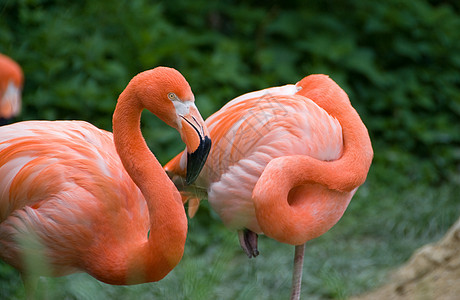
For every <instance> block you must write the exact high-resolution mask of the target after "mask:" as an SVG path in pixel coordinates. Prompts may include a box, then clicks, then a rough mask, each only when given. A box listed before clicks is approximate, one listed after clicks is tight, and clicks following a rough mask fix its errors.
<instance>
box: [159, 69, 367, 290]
mask: <svg viewBox="0 0 460 300" xmlns="http://www.w3.org/2000/svg"><path fill="white" fill-rule="evenodd" d="M205 124H206V125H207V127H208V129H209V133H210V136H211V139H212V140H213V149H212V150H211V152H210V154H209V158H208V160H207V162H206V164H205V166H204V168H203V171H202V172H201V174H200V175H199V177H198V179H197V181H196V182H195V184H194V186H192V188H190V187H189V188H185V187H184V186H183V185H182V184H181V178H182V177H183V176H185V162H186V157H185V155H184V154H183V153H182V154H179V155H177V156H176V157H175V158H173V159H172V160H171V161H170V162H169V163H167V164H166V165H165V167H164V168H165V170H166V171H167V172H168V174H169V175H170V177H171V178H172V179H173V181H174V182H175V183H176V185H177V186H178V187H179V189H180V190H181V191H182V192H181V193H182V196H183V200H184V202H185V201H187V200H188V199H190V201H191V203H189V214H190V215H191V216H193V215H194V214H195V212H196V210H197V207H198V203H199V200H200V199H201V198H204V197H205V196H206V195H207V198H208V200H209V203H210V205H211V207H212V208H213V209H214V210H215V211H216V212H217V214H218V215H219V216H220V218H221V219H222V221H223V223H224V224H225V225H226V226H227V227H228V228H230V229H233V230H237V231H238V236H239V241H240V244H241V247H242V248H243V250H244V251H245V252H246V254H247V255H248V257H249V258H251V257H256V256H257V255H258V254H259V252H258V248H257V237H258V234H262V233H263V234H265V235H267V236H268V237H271V238H273V239H275V240H277V241H279V242H282V243H287V244H291V245H295V257H294V271H293V284H292V291H291V299H299V297H300V291H301V279H302V265H303V256H304V245H305V243H306V242H307V241H309V240H311V239H314V238H316V237H318V236H320V235H322V234H324V233H325V232H327V231H328V230H329V229H330V228H331V227H332V226H334V225H335V224H336V223H337V222H338V221H339V219H340V218H341V217H342V215H343V214H344V212H345V209H346V208H347V206H348V204H349V202H350V200H351V198H352V197H353V195H354V194H355V192H356V190H357V188H358V187H359V186H360V185H361V184H363V183H364V181H365V179H366V177H367V173H368V171H369V168H370V164H371V161H372V157H373V150H372V146H371V141H370V138H369V134H368V132H367V129H366V127H365V125H364V124H363V122H362V121H361V119H360V117H359V115H358V113H357V112H356V111H355V109H354V108H353V107H352V106H351V103H350V100H349V99H348V96H347V94H346V93H345V92H344V91H343V90H342V89H341V88H340V87H339V86H338V85H337V84H336V83H335V82H334V81H333V80H332V79H330V78H329V77H328V76H326V75H322V74H317V75H310V76H307V77H305V78H303V79H302V80H301V81H299V82H298V83H297V84H295V85H293V84H291V85H285V86H282V87H274V88H268V89H265V90H261V91H256V92H252V93H248V94H245V95H242V96H240V97H237V98H235V99H233V100H232V101H230V102H228V103H227V104H226V105H225V106H223V107H222V108H221V109H220V110H219V111H217V112H216V113H215V114H213V115H212V116H210V117H209V118H208V119H207V120H206V122H205Z"/></svg>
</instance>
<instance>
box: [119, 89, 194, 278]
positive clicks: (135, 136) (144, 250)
mask: <svg viewBox="0 0 460 300" xmlns="http://www.w3.org/2000/svg"><path fill="white" fill-rule="evenodd" d="M142 109H143V108H142V107H141V106H140V105H139V103H138V101H137V99H136V98H135V97H133V96H132V95H130V94H128V93H127V92H126V91H125V92H123V93H122V94H121V95H120V98H119V100H118V103H117V107H116V109H115V112H114V115H113V137H114V142H115V147H116V149H117V152H118V154H119V156H120V159H121V161H122V163H123V166H124V167H125V169H126V171H127V172H128V174H129V175H130V176H131V178H132V179H133V181H134V183H136V185H137V186H138V187H139V188H140V190H141V191H142V194H143V195H144V197H145V200H146V201H147V206H148V210H149V215H150V233H149V237H148V241H146V243H145V244H144V245H140V246H139V247H138V248H136V249H135V250H134V251H135V253H130V254H128V258H129V259H128V266H127V268H128V270H127V271H128V276H129V275H130V274H138V275H131V278H130V279H131V283H136V281H137V280H139V282H146V281H157V280H160V279H162V278H163V277H164V276H166V274H168V273H169V272H170V271H171V270H172V269H173V268H174V267H175V266H176V265H177V263H179V261H180V260H181V258H182V254H183V251H184V245H185V239H186V233H187V218H186V215H185V211H184V207H183V204H182V201H181V197H180V194H179V192H178V191H177V189H176V188H175V187H174V184H173V183H172V182H171V181H170V180H169V178H168V176H167V175H166V173H165V172H164V170H163V168H162V167H161V165H160V163H159V162H158V160H157V159H156V158H155V156H154V155H153V154H152V152H151V151H150V150H149V148H148V146H147V144H146V143H145V140H144V138H143V137H142V133H141V131H140V117H141V112H142ZM146 234H147V233H146ZM139 272H141V273H143V274H139Z"/></svg>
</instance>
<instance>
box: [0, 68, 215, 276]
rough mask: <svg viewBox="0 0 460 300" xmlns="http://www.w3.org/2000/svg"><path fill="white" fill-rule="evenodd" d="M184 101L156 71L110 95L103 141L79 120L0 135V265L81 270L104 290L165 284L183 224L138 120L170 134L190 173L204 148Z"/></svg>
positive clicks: (175, 83) (187, 97)
mask: <svg viewBox="0 0 460 300" xmlns="http://www.w3.org/2000/svg"><path fill="white" fill-rule="evenodd" d="M193 102H194V96H193V94H192V92H191V89H190V86H189V85H188V83H187V82H186V81H185V79H184V78H183V77H182V75H181V74H180V73H179V72H177V71H176V70H174V69H170V68H164V67H159V68H155V69H153V70H149V71H145V72H142V73H140V74H138V75H137V76H136V77H134V78H133V79H132V80H131V82H130V83H129V84H128V86H127V87H126V89H125V90H124V91H123V93H122V94H121V95H120V97H119V100H118V103H117V106H116V109H115V113H114V116H113V129H114V134H113V135H112V134H111V133H109V132H107V131H104V130H101V129H98V128H96V127H94V126H93V125H91V124H89V123H86V122H83V121H28V122H20V123H15V124H12V125H8V126H3V127H1V128H0V257H1V258H2V259H3V260H4V261H6V262H7V263H9V264H11V265H12V266H14V267H16V268H17V269H19V270H20V271H21V272H22V273H25V274H26V275H27V273H28V272H30V271H31V270H28V269H27V268H28V266H27V264H26V262H27V258H31V259H38V260H41V261H44V263H45V265H46V267H47V270H32V271H35V272H38V273H39V274H38V275H52V276H62V275H66V274H70V273H74V272H87V273H89V274H90V275H92V276H93V277H95V278H97V279H98V280H101V281H103V282H106V283H110V284H135V283H143V282H151V281H157V280H160V279H162V278H163V277H164V276H166V275H167V274H168V273H169V272H170V271H171V270H172V269H173V268H174V267H175V266H176V265H177V264H178V263H179V261H180V260H181V258H182V254H183V251H184V244H185V239H186V232H187V219H186V216H185V212H184V208H183V204H182V201H181V197H180V194H179V192H178V191H177V189H176V188H175V186H174V184H173V183H172V182H171V181H170V180H169V178H168V177H167V175H166V174H165V173H164V171H163V170H162V167H161V165H160V163H159V162H158V161H157V160H156V159H155V157H154V155H153V154H152V153H151V152H150V150H149V148H148V147H147V145H146V143H145V141H144V139H143V138H142V134H141V132H140V115H141V112H142V110H143V109H144V108H147V109H148V110H150V111H151V112H152V113H154V114H155V115H156V116H157V117H159V118H160V119H162V120H163V121H165V122H166V123H167V124H168V125H170V126H172V127H174V128H176V129H177V130H178V131H180V133H181V136H182V139H183V140H184V142H185V144H186V145H187V149H188V150H187V151H188V152H189V153H192V154H193V155H192V156H193V159H196V160H197V161H194V162H193V166H194V168H191V169H193V170H188V171H193V172H195V173H194V174H196V172H199V170H201V167H202V165H203V164H204V161H203V159H206V156H207V155H206V154H207V152H206V151H208V150H209V149H208V148H207V149H203V147H202V144H203V143H204V141H205V140H206V135H207V130H206V128H205V127H203V126H204V121H203V120H202V118H201V116H200V115H199V113H198V110H197V109H196V107H195V105H194V103H193ZM208 146H209V145H208ZM208 146H206V147H208ZM206 147H205V148H206ZM198 149H199V150H200V151H198ZM202 151H204V152H202ZM197 152H199V154H200V155H197V154H196V153H197ZM197 157H198V158H197ZM188 163H189V162H187V164H188Z"/></svg>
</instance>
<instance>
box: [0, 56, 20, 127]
mask: <svg viewBox="0 0 460 300" xmlns="http://www.w3.org/2000/svg"><path fill="white" fill-rule="evenodd" d="M23 81H24V75H23V74H22V70H21V67H20V66H19V65H18V64H17V63H16V62H15V61H14V60H12V59H11V58H9V57H8V56H6V55H3V54H1V53H0V125H5V124H7V123H8V122H9V121H10V120H11V118H13V117H15V116H17V115H18V114H19V113H20V112H21V90H22V84H23Z"/></svg>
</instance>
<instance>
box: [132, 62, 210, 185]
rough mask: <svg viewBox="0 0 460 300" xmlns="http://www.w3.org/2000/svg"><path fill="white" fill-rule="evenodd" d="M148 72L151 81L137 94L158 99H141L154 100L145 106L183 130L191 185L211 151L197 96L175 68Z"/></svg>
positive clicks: (168, 122) (187, 179)
mask: <svg viewBox="0 0 460 300" xmlns="http://www.w3.org/2000/svg"><path fill="white" fill-rule="evenodd" d="M146 72H148V73H149V74H148V76H145V77H144V79H145V80H146V81H150V82H147V84H146V85H142V86H143V87H144V88H143V89H142V90H138V91H137V92H138V93H149V94H150V95H156V97H155V99H154V100H153V101H152V97H143V95H139V96H140V97H139V98H140V99H150V100H149V101H145V102H144V103H142V105H143V106H144V107H145V108H146V109H148V110H150V111H151V112H152V113H154V114H155V115H156V116H157V117H158V118H160V119H161V120H162V121H163V122H165V123H166V124H168V125H169V126H171V127H173V128H175V129H176V130H177V131H179V133H180V136H181V138H182V141H183V142H184V143H185V145H186V151H187V167H186V169H187V172H186V183H187V184H191V183H193V182H194V181H195V180H196V178H197V177H198V175H199V174H200V172H201V169H202V168H203V166H204V164H205V162H206V159H207V157H208V154H209V151H210V150H211V139H210V138H209V132H208V129H207V127H206V126H205V124H204V120H203V118H202V117H201V115H200V113H199V111H198V108H197V107H196V106H195V96H194V95H193V93H192V89H191V88H190V85H189V84H188V82H187V81H186V80H185V78H184V77H183V76H182V74H181V73H179V72H178V71H177V70H175V69H172V68H167V67H157V68H155V69H153V70H150V71H146ZM144 73H145V72H144ZM141 74H142V73H141Z"/></svg>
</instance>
